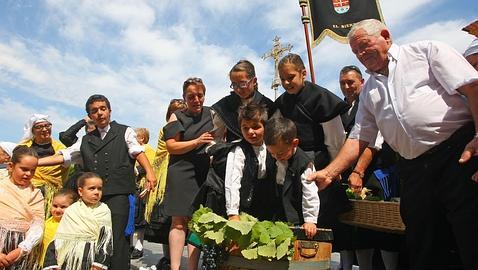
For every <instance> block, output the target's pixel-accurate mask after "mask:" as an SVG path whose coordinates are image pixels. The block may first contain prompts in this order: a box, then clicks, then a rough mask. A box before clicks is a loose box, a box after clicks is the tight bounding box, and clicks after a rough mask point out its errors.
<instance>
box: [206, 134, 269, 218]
mask: <svg viewBox="0 0 478 270" xmlns="http://www.w3.org/2000/svg"><path fill="white" fill-rule="evenodd" d="M236 146H239V147H241V149H242V151H243V153H244V156H245V160H244V170H243V176H242V179H241V188H240V190H239V197H240V204H239V211H241V212H242V211H243V212H246V213H249V214H251V215H253V216H255V217H257V218H258V219H259V220H271V219H272V218H273V216H274V211H275V210H274V209H273V208H274V202H276V199H275V196H276V195H275V190H276V188H275V186H276V184H275V175H276V172H277V171H276V165H275V160H274V159H273V158H272V156H271V155H270V154H269V153H267V157H266V168H267V170H266V177H265V178H263V179H258V178H257V172H258V165H259V161H258V159H257V156H256V154H255V152H254V149H253V148H252V146H251V145H250V144H249V143H247V142H245V141H244V140H241V141H240V142H236V143H223V144H217V145H214V147H213V148H211V149H210V151H209V153H210V154H212V155H213V156H214V158H213V161H212V164H211V168H210V171H209V174H208V179H207V180H206V185H208V186H209V187H211V188H213V189H215V190H216V191H218V193H219V194H223V195H224V180H225V175H226V163H227V154H228V153H229V152H230V151H231V150H232V149H234V148H235V147H236Z"/></svg>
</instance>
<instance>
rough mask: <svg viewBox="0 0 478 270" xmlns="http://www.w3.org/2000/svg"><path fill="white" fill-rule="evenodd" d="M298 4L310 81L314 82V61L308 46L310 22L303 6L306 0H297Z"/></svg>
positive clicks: (305, 5)
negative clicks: (300, 12) (300, 11)
mask: <svg viewBox="0 0 478 270" xmlns="http://www.w3.org/2000/svg"><path fill="white" fill-rule="evenodd" d="M299 5H300V8H301V10H302V17H301V19H302V24H303V25H304V33H305V43H306V45H307V56H308V57H309V69H310V81H311V82H312V83H315V73H314V63H313V60H312V50H311V48H310V40H309V28H308V24H309V23H310V18H309V16H307V13H306V10H305V8H306V7H307V0H299Z"/></svg>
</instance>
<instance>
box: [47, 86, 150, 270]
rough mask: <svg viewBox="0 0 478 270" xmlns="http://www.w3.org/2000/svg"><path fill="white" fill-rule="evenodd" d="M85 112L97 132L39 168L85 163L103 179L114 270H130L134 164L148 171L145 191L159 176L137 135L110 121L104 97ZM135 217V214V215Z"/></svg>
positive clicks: (94, 99) (92, 101) (93, 98)
mask: <svg viewBox="0 0 478 270" xmlns="http://www.w3.org/2000/svg"><path fill="white" fill-rule="evenodd" d="M85 107H86V112H87V113H88V116H89V117H90V118H91V119H92V120H93V121H94V122H95V126H96V129H95V130H93V131H91V132H89V133H87V134H86V135H85V136H83V138H82V139H81V140H78V141H77V142H76V143H75V144H73V145H72V146H70V147H68V148H66V149H63V150H62V151H60V152H59V154H58V155H54V156H50V157H46V158H43V159H41V160H39V162H38V165H39V166H46V165H54V164H62V163H63V164H64V165H65V166H69V164H70V163H79V162H83V167H84V170H85V172H95V173H97V174H98V175H100V176H101V178H102V179H103V198H102V201H103V202H104V203H106V205H108V207H109V208H110V210H111V221H112V228H113V257H112V258H111V269H114V270H123V269H124V270H129V269H130V255H129V239H128V238H129V237H127V236H126V235H125V230H126V227H127V225H129V224H128V217H129V215H130V202H129V199H128V195H130V194H134V192H135V188H136V184H135V174H134V163H135V161H136V160H137V161H138V163H139V164H140V165H141V166H142V167H143V168H144V169H145V171H146V180H147V184H146V185H145V189H152V188H153V187H155V186H156V176H155V174H154V172H153V169H152V168H151V165H150V164H149V161H148V158H147V157H146V155H145V154H144V148H143V147H142V146H141V145H139V143H138V141H137V140H136V133H135V132H134V130H133V129H132V128H130V127H128V126H125V125H121V124H118V123H116V121H111V105H110V102H109V100H108V99H107V98H106V97H105V96H103V95H92V96H90V97H89V98H88V100H87V101H86V106H85ZM133 214H134V213H133ZM131 225H133V226H134V224H131Z"/></svg>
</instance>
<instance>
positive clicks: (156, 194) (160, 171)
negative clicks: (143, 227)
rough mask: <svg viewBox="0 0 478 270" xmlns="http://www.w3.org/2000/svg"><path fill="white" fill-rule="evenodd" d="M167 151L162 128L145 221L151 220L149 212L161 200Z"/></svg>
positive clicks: (166, 170)
mask: <svg viewBox="0 0 478 270" xmlns="http://www.w3.org/2000/svg"><path fill="white" fill-rule="evenodd" d="M168 164H169V153H168V150H167V149H166V142H165V141H164V136H163V129H161V130H160V131H159V137H158V146H157V148H156V154H155V156H154V161H153V169H154V172H155V174H156V180H157V184H156V187H155V189H154V191H153V192H150V193H149V196H148V199H147V202H146V209H145V213H144V218H145V220H146V222H148V223H149V222H150V221H151V213H152V211H153V207H154V205H155V204H157V203H158V202H160V201H162V200H163V196H164V191H165V189H166V176H167V174H168Z"/></svg>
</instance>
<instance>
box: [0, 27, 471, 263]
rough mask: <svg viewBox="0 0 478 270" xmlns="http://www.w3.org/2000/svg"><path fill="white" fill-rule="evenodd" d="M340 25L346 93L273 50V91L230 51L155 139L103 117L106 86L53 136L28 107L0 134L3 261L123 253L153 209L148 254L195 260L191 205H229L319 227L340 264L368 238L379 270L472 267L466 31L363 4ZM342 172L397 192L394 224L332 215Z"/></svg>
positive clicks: (366, 253) (90, 259) (174, 106)
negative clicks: (412, 27) (156, 251)
mask: <svg viewBox="0 0 478 270" xmlns="http://www.w3.org/2000/svg"><path fill="white" fill-rule="evenodd" d="M348 39H349V43H350V47H351V49H352V52H353V53H354V54H355V55H356V57H357V58H358V60H359V61H360V62H361V63H362V64H363V65H364V66H365V68H366V69H367V73H369V74H370V77H369V79H368V80H367V81H366V82H365V81H364V79H363V77H362V71H361V70H360V69H359V68H358V67H356V66H345V67H344V68H342V69H341V70H340V72H338V77H339V80H338V81H339V84H340V89H341V90H342V92H343V94H344V96H345V99H344V100H342V99H340V98H339V97H337V96H336V95H334V94H333V93H332V92H330V91H329V90H327V89H325V88H323V87H321V86H319V85H317V84H314V83H312V82H309V81H307V80H306V76H307V71H306V68H305V66H304V63H303V61H302V59H301V58H300V56H299V55H297V54H292V53H290V54H288V55H286V56H284V57H283V58H282V59H281V60H280V62H279V64H278V72H279V76H280V79H281V83H282V86H283V88H284V89H285V90H286V91H285V92H284V93H283V94H282V95H281V96H279V97H278V98H277V99H276V100H275V101H272V100H270V99H269V98H267V97H265V96H264V95H262V94H261V93H260V92H259V90H258V89H259V87H258V80H257V77H256V73H255V69H254V65H253V64H252V63H251V62H249V61H248V60H240V61H239V62H237V63H236V64H235V65H234V66H233V67H232V68H231V70H230V72H229V79H230V81H231V85H230V88H231V90H232V91H231V92H230V94H229V95H227V96H225V97H224V98H222V99H221V100H219V101H218V102H216V103H215V104H214V105H212V106H211V107H207V106H204V105H203V104H204V100H205V95H206V85H205V83H204V81H203V80H202V79H201V78H196V77H192V78H188V79H186V80H185V81H184V83H183V87H182V99H173V100H171V102H170V105H169V107H168V111H167V113H166V121H167V124H166V125H165V126H164V127H163V128H161V130H160V134H159V138H158V144H157V149H156V151H154V150H153V149H152V148H151V147H150V146H149V145H148V141H149V131H148V130H146V129H144V128H136V129H133V128H131V127H129V126H127V125H123V124H120V123H117V122H116V121H112V120H111V108H112V106H111V104H110V102H109V100H108V98H107V97H105V96H103V95H92V96H90V97H89V98H88V100H87V101H86V104H85V110H86V114H87V117H84V119H82V120H80V121H78V122H77V123H75V124H74V125H72V126H71V127H70V128H69V129H68V130H66V131H64V132H61V133H60V138H59V140H60V141H57V140H55V139H53V138H52V121H51V120H50V118H49V117H48V116H47V115H43V114H33V115H32V116H31V117H30V118H29V119H28V121H27V123H26V125H25V129H24V136H23V138H22V141H21V142H19V143H9V142H0V163H2V164H7V169H0V177H1V179H0V193H1V194H2V196H0V209H1V211H2V213H3V215H2V216H1V218H0V249H1V253H0V269H8V270H10V269H12V270H13V269H15V270H16V269H35V270H36V269H69V270H70V269H72V270H83V269H88V270H92V269H94V270H97V269H113V270H121V269H125V270H126V269H130V260H131V259H136V258H140V257H142V256H143V249H144V247H143V239H144V238H145V231H147V230H146V228H147V227H148V225H149V224H152V223H153V221H154V220H155V218H157V217H158V213H159V211H160V212H161V215H164V216H166V217H169V218H167V219H163V221H164V222H166V220H168V222H170V224H171V225H170V229H169V234H168V237H167V238H168V239H167V240H166V241H162V243H163V244H164V246H163V250H164V251H165V257H164V258H161V260H160V261H159V263H158V265H157V266H158V269H173V270H179V269H180V264H181V257H182V254H183V248H184V245H187V246H188V248H187V249H188V264H187V267H188V269H197V268H198V262H199V257H200V253H201V249H200V245H199V246H198V245H197V243H195V241H192V238H193V237H194V235H191V234H190V232H189V231H188V222H189V221H190V217H191V215H192V213H193V211H194V210H195V209H197V208H198V207H199V206H200V205H204V206H208V207H210V208H211V209H212V210H213V211H214V212H216V213H217V214H219V215H222V216H224V217H226V218H228V219H229V220H238V219H239V214H240V212H246V213H249V214H251V215H253V216H255V217H257V218H258V219H259V220H271V221H284V222H287V223H289V224H291V225H296V226H300V227H302V228H303V230H304V232H305V235H306V236H307V237H308V238H313V237H314V235H315V234H317V231H318V230H317V228H318V227H321V228H331V229H332V230H333V232H334V242H333V247H334V250H336V251H338V252H340V254H341V263H342V269H344V270H349V269H352V265H353V264H354V261H357V263H358V265H359V266H360V269H372V268H373V254H374V250H375V249H376V250H380V255H381V258H382V263H383V265H384V267H385V269H387V270H394V269H400V268H399V267H400V265H401V264H400V263H399V261H402V262H405V263H403V264H404V265H406V268H404V269H420V270H423V269H448V264H447V258H450V249H451V248H454V249H456V251H457V253H458V254H459V257H460V259H461V264H462V267H463V269H470V270H471V269H478V248H477V247H476V246H475V243H477V242H478V232H477V231H476V228H478V196H477V195H478V159H477V157H476V156H478V131H477V130H478V71H477V70H478V69H477V65H476V62H477V60H478V40H475V41H474V42H473V43H472V44H471V45H470V47H469V48H468V49H467V50H466V52H465V53H464V55H461V54H460V53H458V52H456V51H455V50H454V49H452V48H450V47H449V46H448V45H446V44H443V43H440V42H435V41H421V42H415V43H411V44H406V45H401V46H399V45H396V44H394V43H393V42H392V37H391V33H390V31H389V30H388V28H387V27H386V26H385V25H384V24H383V23H382V22H380V21H377V20H374V19H370V20H364V21H361V22H359V23H357V24H355V25H354V26H353V27H352V29H351V31H350V33H349V35H348ZM467 60H468V62H467ZM474 68H475V69H474ZM83 128H85V131H86V135H84V136H82V137H78V135H77V134H78V132H79V131H80V130H81V129H83ZM346 186H348V187H349V188H350V189H351V190H352V191H353V192H357V193H360V192H361V191H362V190H363V189H364V188H365V187H368V188H370V189H372V190H373V191H374V192H376V194H378V196H380V197H382V199H384V200H390V199H392V198H395V197H400V212H401V216H402V219H403V222H404V224H405V225H406V231H405V237H402V236H399V235H393V234H388V233H382V232H377V231H373V230H368V229H363V228H357V227H354V226H350V225H346V224H344V223H342V222H341V221H340V219H339V216H340V214H341V213H344V212H346V211H348V210H350V207H351V205H350V202H349V200H348V198H347V195H346V192H345V189H346V188H347V187H346ZM444 235H451V237H450V240H449V241H444V240H443V236H444ZM402 245H404V246H406V248H402ZM436 258H440V260H437V259H436ZM402 268H403V266H402Z"/></svg>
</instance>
